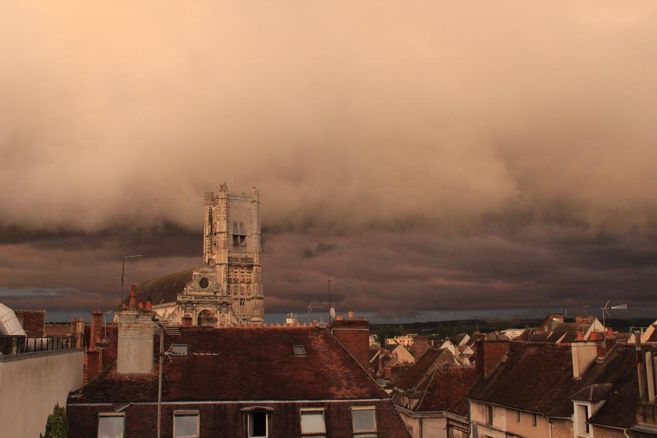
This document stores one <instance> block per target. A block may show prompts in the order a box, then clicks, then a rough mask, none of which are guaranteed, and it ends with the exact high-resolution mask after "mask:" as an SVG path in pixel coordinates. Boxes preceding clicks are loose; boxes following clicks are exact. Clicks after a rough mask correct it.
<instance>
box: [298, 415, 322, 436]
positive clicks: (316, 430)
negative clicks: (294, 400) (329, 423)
mask: <svg viewBox="0 0 657 438" xmlns="http://www.w3.org/2000/svg"><path fill="white" fill-rule="evenodd" d="M299 413H300V415H301V435H303V436H304V437H316V438H323V437H325V436H326V423H325V422H324V409H322V408H307V409H301V411H300V412H299Z"/></svg>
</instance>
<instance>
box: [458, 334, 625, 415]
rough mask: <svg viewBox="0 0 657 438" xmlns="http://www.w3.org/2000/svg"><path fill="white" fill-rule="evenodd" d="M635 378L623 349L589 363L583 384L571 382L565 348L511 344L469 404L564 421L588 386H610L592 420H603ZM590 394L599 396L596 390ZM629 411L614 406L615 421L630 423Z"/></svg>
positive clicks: (617, 349)
mask: <svg viewBox="0 0 657 438" xmlns="http://www.w3.org/2000/svg"><path fill="white" fill-rule="evenodd" d="M635 374H636V373H635V367H634V352H633V350H632V349H631V348H627V347H624V346H620V345H616V346H615V347H614V348H612V349H611V350H610V351H609V352H608V354H607V356H606V357H605V358H604V360H603V361H594V362H593V364H592V365H591V367H590V368H589V369H588V370H587V371H586V372H585V373H584V375H583V376H582V378H581V379H580V380H576V379H574V378H573V372H572V358H571V347H570V346H569V345H564V344H533V343H526V344H525V343H515V342H514V343H512V344H511V350H510V352H509V354H508V356H507V360H506V361H503V362H502V363H501V364H500V366H499V367H498V368H497V370H495V372H494V373H493V374H492V375H491V376H490V377H489V378H488V379H483V378H482V379H479V381H478V382H477V383H476V384H475V386H474V388H473V390H472V392H471V393H470V398H471V399H473V400H478V401H483V402H488V403H493V404H497V405H502V406H506V407H509V408H514V409H519V410H523V411H529V412H536V413H539V414H542V415H545V416H548V417H561V418H566V417H570V416H571V415H572V412H573V407H572V397H573V396H575V395H576V394H577V395H578V396H581V395H583V394H584V395H585V394H586V392H587V391H591V388H589V387H590V386H591V385H593V384H610V385H611V389H609V394H611V398H610V399H609V400H608V402H607V403H606V404H605V407H604V408H603V409H601V411H600V412H598V414H596V417H597V416H598V415H601V416H603V411H605V410H606V409H605V408H607V406H608V405H610V402H612V400H614V399H615V398H616V396H617V392H618V391H621V390H622V391H625V388H626V385H627V384H628V383H627V382H636V376H635ZM582 390H584V391H583V393H582V392H580V391H582ZM594 392H595V394H599V391H598V390H597V389H595V388H594ZM595 394H594V395H595ZM614 403H615V402H612V403H611V404H614ZM634 408H635V404H631V406H630V407H629V409H631V412H630V410H629V409H621V406H617V409H616V412H615V413H614V415H615V417H616V418H615V419H614V421H616V422H619V421H621V420H622V421H625V420H629V418H630V417H633V416H634Z"/></svg>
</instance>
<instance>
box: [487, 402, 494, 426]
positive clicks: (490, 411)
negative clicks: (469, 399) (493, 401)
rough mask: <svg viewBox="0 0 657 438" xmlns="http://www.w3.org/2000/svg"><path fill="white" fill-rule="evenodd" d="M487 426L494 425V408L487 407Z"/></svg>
mask: <svg viewBox="0 0 657 438" xmlns="http://www.w3.org/2000/svg"><path fill="white" fill-rule="evenodd" d="M486 424H489V425H490V424H493V407H492V406H490V405H486Z"/></svg>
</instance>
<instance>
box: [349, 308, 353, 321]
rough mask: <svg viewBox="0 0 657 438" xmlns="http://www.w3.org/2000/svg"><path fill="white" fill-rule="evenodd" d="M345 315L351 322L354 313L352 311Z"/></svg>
mask: <svg viewBox="0 0 657 438" xmlns="http://www.w3.org/2000/svg"><path fill="white" fill-rule="evenodd" d="M347 315H348V316H347V317H348V318H349V321H353V320H354V312H352V311H351V310H350V311H349V313H347Z"/></svg>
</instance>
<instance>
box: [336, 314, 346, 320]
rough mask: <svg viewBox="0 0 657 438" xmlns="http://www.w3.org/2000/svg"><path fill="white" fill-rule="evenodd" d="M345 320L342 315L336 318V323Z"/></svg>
mask: <svg viewBox="0 0 657 438" xmlns="http://www.w3.org/2000/svg"><path fill="white" fill-rule="evenodd" d="M343 319H344V318H342V315H340V314H338V315H337V316H336V317H335V320H336V321H342V320H343Z"/></svg>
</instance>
